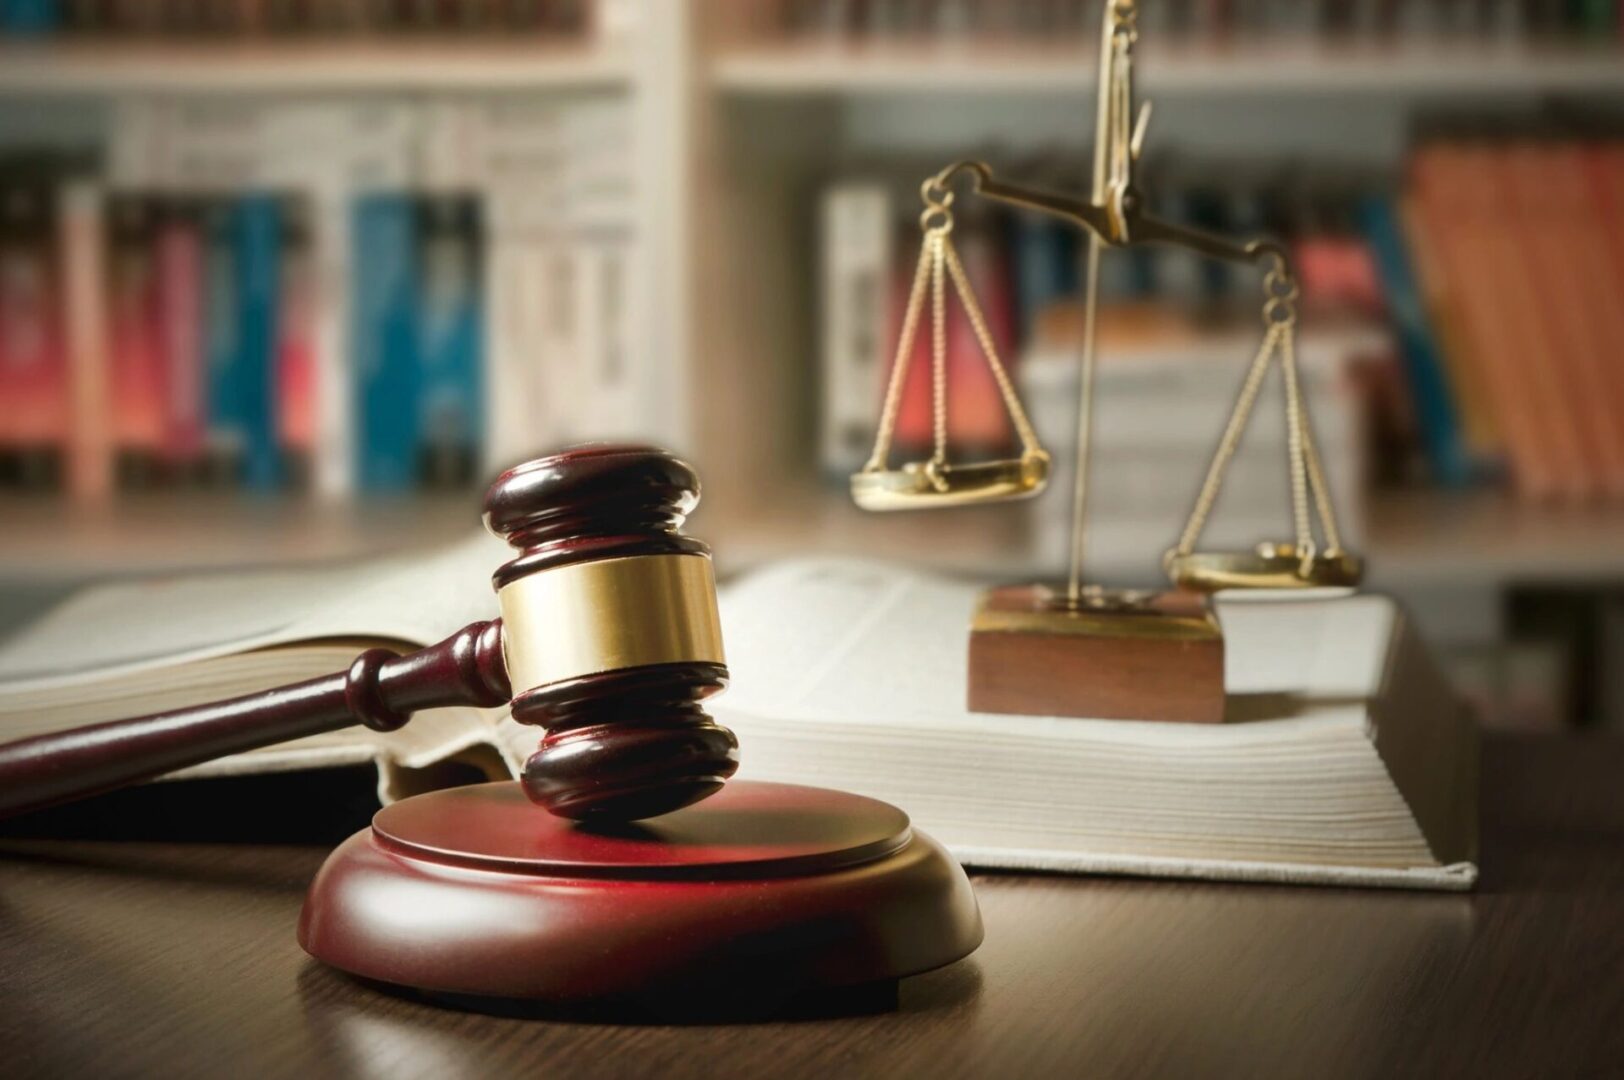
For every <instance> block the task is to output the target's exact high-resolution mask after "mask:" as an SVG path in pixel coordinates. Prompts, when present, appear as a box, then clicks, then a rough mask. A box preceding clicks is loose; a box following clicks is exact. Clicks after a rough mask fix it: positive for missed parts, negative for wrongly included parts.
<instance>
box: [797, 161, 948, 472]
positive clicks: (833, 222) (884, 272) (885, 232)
mask: <svg viewBox="0 0 1624 1080" xmlns="http://www.w3.org/2000/svg"><path fill="white" fill-rule="evenodd" d="M821 213H822V241H821V247H822V259H823V270H822V277H823V285H822V301H821V302H822V307H823V342H822V345H823V400H822V412H821V416H820V419H819V446H820V450H819V457H820V460H821V462H822V465H823V470H824V472H826V473H828V474H830V475H836V476H839V475H844V474H847V473H851V472H854V471H856V470H857V469H859V468H861V467H862V465H863V463H864V462H865V461H866V460H867V459H868V454H869V450H870V449H871V448H872V446H873V443H874V428H875V425H876V424H878V423H879V413H880V397H881V393H882V391H883V388H884V387H883V380H884V379H885V377H886V373H887V369H888V364H889V361H890V350H891V349H892V348H893V347H894V343H893V342H891V341H890V340H889V334H890V330H891V328H890V320H891V311H890V308H891V277H892V265H891V264H892V260H893V252H892V246H893V245H892V234H893V229H892V221H891V198H890V194H889V192H888V191H887V190H886V188H885V186H884V185H883V184H877V183H862V182H850V183H839V184H835V185H833V186H832V187H830V188H829V189H828V190H826V191H825V192H824V193H823V206H822V211H821ZM920 332H921V333H926V334H928V333H929V332H930V328H929V325H928V322H927V323H922V324H921V331H920Z"/></svg>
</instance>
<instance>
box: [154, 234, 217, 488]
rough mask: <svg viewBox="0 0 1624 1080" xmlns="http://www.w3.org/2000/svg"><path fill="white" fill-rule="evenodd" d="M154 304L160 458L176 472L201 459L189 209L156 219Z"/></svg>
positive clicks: (198, 240) (200, 374)
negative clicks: (159, 361) (160, 381)
mask: <svg viewBox="0 0 1624 1080" xmlns="http://www.w3.org/2000/svg"><path fill="white" fill-rule="evenodd" d="M155 248H156V258H157V265H156V270H157V276H156V279H155V285H156V296H157V300H156V305H157V325H158V340H159V349H160V351H161V354H162V356H163V370H164V414H163V415H164V422H163V457H164V460H165V462H166V463H167V464H168V465H169V466H170V467H171V468H176V469H179V470H180V471H182V472H185V471H188V470H191V469H194V468H195V467H196V466H197V465H198V464H199V463H200V462H201V460H202V456H203V434H204V423H205V417H204V395H205V393H206V383H205V382H204V368H203V234H202V228H201V224H200V222H199V221H198V217H197V215H196V213H195V212H194V211H193V210H192V208H191V207H187V206H178V205H171V206H169V207H167V208H166V209H165V211H164V212H163V213H161V214H160V215H159V217H158V222H157V235H156V241H155Z"/></svg>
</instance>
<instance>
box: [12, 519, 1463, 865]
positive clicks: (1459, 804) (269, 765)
mask: <svg viewBox="0 0 1624 1080" xmlns="http://www.w3.org/2000/svg"><path fill="white" fill-rule="evenodd" d="M505 550H506V549H505V548H504V547H502V545H501V544H500V543H499V542H498V541H496V540H493V539H489V538H484V537H480V538H471V539H470V540H468V541H467V542H465V543H462V544H459V545H457V546H455V547H453V548H450V549H447V550H444V551H442V552H439V553H436V554H434V555H432V556H429V557H423V556H418V557H415V558H401V559H398V560H394V561H391V562H388V563H384V564H380V565H378V566H376V567H371V568H368V569H366V570H360V571H358V570H356V569H354V568H337V569H320V570H300V571H268V572H262V573H248V574H230V575H212V576H200V577H193V578H174V579H167V580H160V581H150V582H139V583H132V584H120V585H109V586H101V587H97V588H93V589H90V590H87V591H86V592H84V593H81V594H79V595H78V596H76V597H75V598H73V599H71V600H69V601H68V602H67V603H65V604H64V605H62V606H61V607H60V608H58V609H56V610H55V611H53V612H51V613H49V614H48V615H46V616H45V617H44V618H43V619H42V620H40V622H39V623H37V624H36V625H35V626H34V627H32V628H30V629H29V630H28V631H26V632H25V633H24V634H23V635H22V636H20V637H18V638H16V639H14V640H13V641H11V642H10V643H8V644H7V645H6V646H5V647H4V648H0V739H6V740H9V739H14V738H21V737H24V736H27V735H31V734H38V733H41V732H45V731H53V730H59V729H61V728H65V727H71V726H76V725H79V724H87V723H95V722H98V721H102V720H109V719H116V718H120V717H125V716H132V715H138V714H142V713H148V712H156V711H161V710H164V709H170V708H177V707H182V706H185V705H190V704H196V703H200V702H205V701H212V700H216V699H219V698H223V697H229V696H234V695H237V694H242V693H248V692H251V691H254V690H258V689H263V688H265V687H269V686H274V685H278V684H281V683H284V682H289V681H294V680H298V679H304V678H310V677H313V676H316V675H321V674H326V673H328V672H331V671H335V670H339V669H341V668H343V667H344V666H345V665H346V664H347V663H348V662H349V661H350V660H351V659H352V658H353V657H354V655H355V654H356V652H358V651H359V650H360V649H362V648H365V647H369V646H372V645H377V644H385V645H393V646H397V647H416V646H421V645H425V644H428V643H431V642H433V641H437V640H439V639H440V638H442V637H444V636H446V635H447V634H449V633H451V632H453V631H454V630H456V629H458V628H459V627H461V626H463V625H464V624H466V623H468V622H472V621H474V620H476V619H485V618H491V617H492V616H493V615H495V614H496V601H495V598H494V596H493V595H492V593H491V591H490V585H489V575H490V571H491V568H492V567H494V566H496V565H498V564H499V563H500V562H501V561H502V559H503V557H504V554H503V553H504V551H505ZM978 592H979V588H978V587H977V586H975V585H972V584H968V583H962V582H956V581H946V580H940V579H935V578H931V577H926V576H922V575H918V574H914V573H911V572H909V571H906V570H902V569H899V568H897V567H894V566H882V565H878V564H867V563H861V562H850V561H828V560H817V561H800V562H791V563H785V564H782V565H780V566H777V567H773V568H769V569H767V570H764V571H761V572H759V573H757V574H754V575H751V576H749V577H747V578H745V579H743V580H742V581H739V582H737V583H734V584H731V585H729V586H727V587H725V588H724V589H723V590H722V593H721V610H722V627H723V633H724V637H725V640H726V643H727V649H728V653H729V666H730V668H731V670H732V673H733V679H734V682H733V686H732V688H731V689H730V690H729V691H728V692H727V693H726V694H724V695H722V696H721V697H719V698H716V699H714V700H713V706H712V707H713V711H714V712H715V714H716V716H717V718H718V719H719V720H720V721H722V722H723V723H726V724H728V725H729V726H731V727H733V729H734V730H735V731H736V732H737V733H738V735H739V739H740V743H741V754H742V761H743V764H742V768H741V771H740V775H742V776H751V777H757V778H762V779H775V780H783V781H790V782H796V783H808V784H819V785H823V786H828V787H838V788H843V789H846V790H850V791H855V792H858V793H861V794H866V795H873V796H876V797H878V798H882V799H885V800H887V801H890V802H893V803H895V804H897V805H898V806H901V807H902V808H903V809H905V810H906V811H908V813H909V814H910V816H911V817H912V818H913V820H914V821H915V822H917V823H918V824H919V825H920V827H921V828H923V829H925V830H927V831H929V832H930V833H931V834H932V835H934V836H936V837H937V838H938V839H939V840H941V841H942V842H943V843H945V844H946V845H947V846H948V847H949V848H950V849H951V850H952V851H953V852H954V853H955V854H956V855H957V856H958V857H959V858H960V859H962V860H963V861H965V862H967V863H970V864H972V865H977V866H987V867H1010V868H1035V869H1049V870H1060V871H1077V872H1102V873H1108V872H1120V873H1135V874H1158V875H1178V876H1197V877H1215V878H1233V879H1261V880H1281V881H1305V882H1324V883H1347V884H1368V885H1398V886H1414V887H1423V888H1467V887H1469V886H1470V885H1471V884H1472V882H1473V881H1474V880H1475V878H1476V866H1475V859H1476V854H1475V843H1476V765H1477V752H1476V741H1475V735H1474V732H1473V729H1472V727H1471V724H1470V721H1469V719H1468V718H1467V717H1466V716H1465V715H1464V713H1463V711H1462V710H1461V708H1460V707H1459V705H1458V704H1457V703H1456V702H1455V700H1454V699H1453V697H1452V696H1451V695H1450V693H1449V692H1448V690H1447V688H1446V687H1445V686H1444V684H1443V682H1442V681H1441V679H1440V678H1439V676H1438V675H1437V674H1436V672H1435V671H1434V670H1433V668H1432V666H1431V664H1430V662H1429V660H1428V658H1427V656H1426V654H1425V652H1424V650H1422V649H1421V647H1420V644H1419V642H1417V641H1415V640H1414V638H1413V636H1412V635H1411V634H1410V633H1409V632H1408V630H1407V629H1406V627H1405V624H1404V622H1403V619H1402V617H1401V615H1400V613H1399V611H1398V609H1397V607H1396V606H1395V605H1394V604H1393V603H1392V602H1391V601H1389V600H1387V599H1385V598H1382V597H1376V596H1358V595H1355V596H1344V597H1326V596H1320V597H1314V596H1296V597H1293V598H1291V599H1255V598H1253V599H1248V598H1245V597H1244V596H1243V595H1241V594H1236V595H1235V597H1234V598H1220V600H1219V615H1220V619H1221V621H1222V623H1223V627H1224V633H1225V638H1226V647H1227V657H1226V682H1227V685H1228V686H1229V689H1230V692H1231V694H1230V696H1231V712H1232V714H1233V715H1232V717H1231V721H1230V722H1228V723H1225V724H1222V725H1192V724H1171V723H1167V724H1163V723H1140V722H1121V721H1103V720H1075V719H1057V718H1050V717H1016V716H990V715H976V714H972V713H969V712H967V711H966V709H965V707H964V687H965V657H966V643H967V633H968V626H969V615H970V611H971V609H972V607H973V606H974V604H975V601H976V597H977V594H978ZM539 735H540V733H539V732H538V731H537V730H536V729H535V728H530V727H524V726H522V725H519V724H515V723H514V722H513V721H512V720H511V719H508V718H507V717H506V716H505V715H504V713H503V711H502V710H487V711H480V710H473V709H439V710H431V711H428V712H425V713H421V714H419V715H418V716H417V717H415V718H414V719H413V720H412V722H411V723H409V724H407V725H406V726H405V727H404V728H402V729H400V730H399V731H396V732H391V733H389V734H379V733H377V732H373V731H371V730H369V729H367V728H363V727H356V728H349V729H345V730H342V731H337V732H330V733H327V734H323V735H317V736H312V737H310V738H306V739H300V740H297V741H294V742H290V743H286V744H283V745H280V746H275V747H268V748H265V749H261V750H255V751H250V752H247V753H244V754H239V755H235V756H233V757H229V758H225V759H222V760H219V761H214V762H210V763H207V764H204V765H200V766H197V767H195V768H192V769H188V770H185V771H184V772H183V773H178V774H175V775H176V776H205V775H216V776H218V775H229V774H232V773H243V772H265V771H272V770H286V769H303V768H312V767H321V766H329V765H351V764H356V763H364V762H367V761H372V762H376V763H377V766H378V771H379V791H378V794H379V797H380V799H382V800H383V801H385V802H387V801H389V800H391V799H394V798H399V797H402V796H404V795H407V794H412V793H415V792H416V791H418V790H421V789H422V788H424V787H425V786H431V785H432V784H434V783H435V782H436V780H435V777H436V772H435V770H434V768H433V767H434V766H435V765H436V764H438V763H441V762H444V761H446V760H448V759H456V760H459V761H463V762H465V763H472V764H475V765H477V766H479V767H481V768H482V769H483V770H484V771H485V772H486V774H487V775H490V776H492V777H505V776H509V775H513V774H516V772H517V770H518V768H519V766H520V765H521V764H522V763H523V761H524V759H525V758H526V757H528V756H529V755H530V754H531V753H532V752H533V751H534V749H535V747H536V744H537V742H538V741H539Z"/></svg>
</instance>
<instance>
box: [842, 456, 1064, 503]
mask: <svg viewBox="0 0 1624 1080" xmlns="http://www.w3.org/2000/svg"><path fill="white" fill-rule="evenodd" d="M1048 482H1049V455H1048V454H1044V453H1036V454H1028V455H1026V456H1025V457H1022V458H1011V459H1005V460H1001V461H982V462H977V463H975V464H973V465H943V466H941V467H940V468H939V469H936V470H935V471H934V473H933V472H932V470H931V469H930V467H929V463H928V462H923V461H910V462H909V463H908V464H906V465H904V466H903V467H902V468H900V469H875V470H873V471H871V472H870V471H864V472H860V473H853V474H852V478H851V497H852V499H853V500H854V501H855V502H856V503H857V505H858V506H860V507H862V508H863V509H864V510H875V511H880V510H935V509H946V508H948V507H953V506H977V505H980V504H982V503H995V502H1011V501H1013V500H1015V499H1029V498H1031V497H1032V496H1034V495H1036V494H1038V493H1039V492H1041V491H1042V490H1043V489H1044V487H1045V486H1046V485H1047V484H1048Z"/></svg>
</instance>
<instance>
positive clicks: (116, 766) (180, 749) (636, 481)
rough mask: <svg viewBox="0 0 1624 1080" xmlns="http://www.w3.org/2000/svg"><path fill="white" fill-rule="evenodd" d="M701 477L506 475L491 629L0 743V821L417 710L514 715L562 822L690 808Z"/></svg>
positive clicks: (637, 463)
mask: <svg viewBox="0 0 1624 1080" xmlns="http://www.w3.org/2000/svg"><path fill="white" fill-rule="evenodd" d="M698 502H699V478H698V476H697V475H696V474H695V472H694V470H693V469H692V468H691V467H690V466H689V465H687V464H686V463H685V462H683V461H681V460H679V459H678V458H676V457H674V456H673V455H671V454H670V453H668V452H666V451H663V450H658V449H654V448H651V447H641V446H619V445H592V446H584V447H577V448H574V449H570V450H567V451H564V452H562V453H559V454H555V455H553V456H551V457H545V458H540V459H538V460H536V461H531V462H528V463H526V464H524V465H520V466H518V467H516V468H513V469H510V470H508V471H507V472H505V473H503V474H502V475H501V476H500V477H498V478H497V480H496V481H495V483H494V484H492V485H491V488H490V490H489V491H488V492H487V493H486V496H485V525H486V527H487V528H488V529H490V530H491V531H492V532H493V533H495V534H496V535H498V536H500V537H502V538H503V539H505V540H506V541H507V542H508V543H509V544H510V545H511V546H512V547H514V548H515V549H517V551H518V553H519V554H518V556H517V557H516V558H514V559H512V560H511V561H509V562H507V563H505V564H503V565H502V566H501V567H500V568H499V569H498V570H497V571H496V573H495V575H494V577H493V584H494V586H495V589H496V595H497V600H498V604H499V607H500V618H497V619H494V620H491V621H489V622H476V623H473V624H471V625H469V626H465V627H463V628H462V629H461V630H458V631H457V632H456V633H455V634H452V635H451V636H450V637H448V638H446V639H445V640H444V641H441V642H440V643H439V644H437V645H433V646H430V647H428V648H425V649H421V650H419V651H417V652H412V653H407V654H405V655H396V654H395V653H392V652H390V651H389V650H387V649H368V650H367V651H365V652H363V653H361V654H360V655H359V656H357V657H356V658H355V660H354V661H353V662H352V663H351V664H350V666H349V668H348V670H346V671H343V672H337V673H335V674H332V675H326V676H322V677H320V678H315V679H309V680H306V681H304V682H300V683H294V684H292V685H288V686H282V687H278V688H276V689H272V690H266V691H263V692H260V693H256V694H248V695H245V696H242V697H237V698H232V699H230V700H228V701H221V702H217V703H214V704H208V705H198V706H194V707H191V708H186V709H177V710H173V711H170V712H164V713H156V714H153V715H150V716H142V717H138V718H135V719H130V720H117V721H111V722H108V723H102V724H94V725H91V726H88V727H82V728H77V729H74V730H71V731H63V732H57V733H54V734H49V735H40V736H36V737H34V738H30V739H23V740H20V741H17V742H13V743H9V744H6V745H4V746H0V816H7V815H12V814H18V813H22V812H25V811H29V810H35V809H40V808H43V807H47V806H52V805H55V804H58V803H63V802H68V801H71V800H73V799H78V798H83V797H85V796H89V795H95V794H99V793H101V792H105V791H109V790H112V789H114V788H117V787H122V786H124V785H126V784H130V783H134V782H137V781H140V780H145V779H150V778H152V777H155V776H160V775H163V774H165V773H169V772H173V771H175V770H176V769H181V768H185V767H186V766H189V765H195V764H198V763H199V762H203V761H208V760H210V759H213V758H217V757H223V756H226V755H228V754H235V753H239V752H241V751H244V750H251V749H254V748H256V747H261V746H269V745H272V744H274V743H279V742H285V741H287V740H289V739H296V738H299V737H302V736H306V735H313V734H316V733H318V732H323V731H333V730H336V729H339V728H343V727H349V726H351V725H355V724H364V725H366V726H367V727H369V728H372V729H373V730H375V731H393V730H395V729H396V728H399V727H400V726H402V725H403V724H405V723H406V722H407V721H408V720H409V719H410V718H411V715H412V714H413V713H414V712H417V711H420V710H423V709H433V708H440V707H445V706H459V705H460V706H474V707H480V708H492V707H496V706H500V705H509V704H510V705H511V709H512V714H513V718H514V719H515V720H517V721H519V722H520V723H525V724H535V725H537V726H539V727H541V728H542V729H543V731H544V735H543V737H542V739H541V744H540V747H539V748H538V749H537V750H536V752H535V753H534V754H533V755H531V757H530V758H529V760H528V761H526V762H525V767H524V775H523V776H522V778H521V780H522V784H523V787H524V790H525V792H526V794H527V795H528V796H529V797H530V799H531V800H532V801H533V802H535V803H537V804H538V805H540V806H542V807H544V808H545V809H546V810H547V811H549V812H551V813H553V814H557V815H559V816H561V817H566V818H575V819H600V820H605V821H636V820H641V819H643V818H649V817H655V816H657V815H660V814H664V813H667V812H669V811H672V810H676V809H678V808H680V807H683V806H687V805H689V804H690V803H695V802H698V801H699V800H701V799H704V798H705V797H706V796H708V795H711V794H712V793H714V792H716V791H717V790H719V789H720V788H721V787H722V785H723V784H724V783H726V781H727V779H728V778H729V777H730V776H732V775H733V773H734V771H735V770H736V769H737V768H738V742H737V740H736V739H735V738H734V736H733V733H732V732H730V731H729V730H727V729H726V728H724V727H721V726H719V725H717V724H716V723H714V722H713V721H712V720H711V718H710V717H709V716H708V715H707V714H706V712H705V711H704V709H703V707H702V704H701V703H702V702H703V701H704V700H705V699H706V698H707V697H709V696H710V695H712V694H714V693H716V692H717V691H719V690H721V689H722V688H723V687H724V686H725V685H726V684H727V678H728V673H727V666H726V663H725V660H724V657H723V653H722V635H721V624H720V619H719V617H718V613H717V607H716V584H715V579H714V577H713V575H712V570H711V559H710V550H709V549H708V548H707V547H706V546H705V545H704V544H703V543H701V542H700V541H698V540H695V539H693V538H692V537H688V536H684V535H682V533H681V531H680V530H681V527H682V524H683V522H684V521H685V520H686V518H687V516H688V515H689V513H691V512H692V511H693V509H694V507H695V506H696V505H697V504H698Z"/></svg>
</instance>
